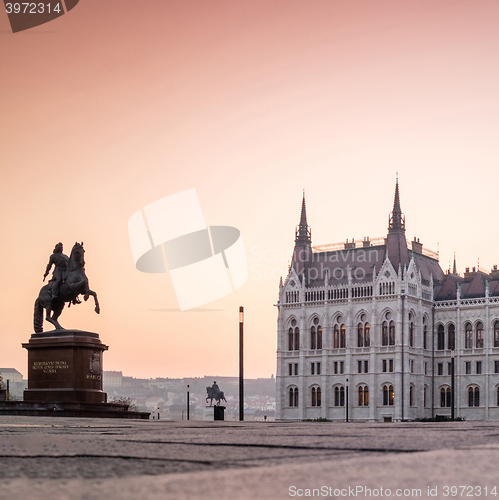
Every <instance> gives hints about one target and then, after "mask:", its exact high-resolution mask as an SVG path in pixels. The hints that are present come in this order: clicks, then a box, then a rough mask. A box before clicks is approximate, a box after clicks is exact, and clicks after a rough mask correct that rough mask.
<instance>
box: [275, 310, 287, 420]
mask: <svg viewBox="0 0 499 500" xmlns="http://www.w3.org/2000/svg"><path fill="white" fill-rule="evenodd" d="M277 307H278V313H277V369H276V376H275V378H276V388H277V394H276V396H277V397H276V419H281V418H282V406H283V404H285V401H283V394H284V377H283V376H285V375H286V373H285V372H284V373H283V369H284V366H283V363H284V359H283V352H282V351H283V346H284V345H285V339H284V331H283V328H284V327H283V324H284V320H283V317H282V311H281V306H280V304H278V305H277ZM284 397H286V396H284Z"/></svg>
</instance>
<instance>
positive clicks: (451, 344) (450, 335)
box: [447, 323, 456, 351]
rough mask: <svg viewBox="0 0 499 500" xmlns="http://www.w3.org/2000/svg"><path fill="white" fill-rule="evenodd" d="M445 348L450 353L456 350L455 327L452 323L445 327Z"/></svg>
mask: <svg viewBox="0 0 499 500" xmlns="http://www.w3.org/2000/svg"><path fill="white" fill-rule="evenodd" d="M447 348H448V349H450V350H451V351H452V350H453V349H455V348H456V327H455V326H454V325H453V324H452V323H451V324H450V325H449V326H448V327H447Z"/></svg>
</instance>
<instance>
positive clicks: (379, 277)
mask: <svg viewBox="0 0 499 500" xmlns="http://www.w3.org/2000/svg"><path fill="white" fill-rule="evenodd" d="M277 307H278V321H277V324H278V332H277V338H278V345H277V379H276V380H277V412H276V419H294V420H301V419H316V418H327V419H330V420H336V421H345V420H346V419H347V418H348V420H349V421H352V422H355V421H358V422H360V421H366V422H380V421H381V422H390V421H402V420H414V419H416V418H424V417H434V416H449V417H450V416H451V414H452V413H453V414H454V416H455V417H464V418H466V420H499V270H498V269H497V266H494V268H493V269H492V270H491V271H490V273H488V272H484V271H483V270H481V269H479V268H472V270H471V271H470V269H469V268H466V271H465V272H464V274H462V275H461V274H458V272H457V269H456V262H455V259H454V267H453V269H452V271H451V270H450V269H449V270H448V271H447V272H444V271H443V270H442V269H441V267H440V265H439V261H438V254H437V253H435V252H432V251H430V250H428V249H426V248H424V247H423V245H422V243H420V242H419V239H416V238H414V240H413V241H409V240H407V239H406V234H405V218H404V215H403V214H402V211H401V208H400V196H399V186H398V181H397V184H396V187H395V199H394V204H393V211H392V213H391V214H390V216H389V223H388V234H387V236H386V238H378V239H375V240H371V239H369V238H364V240H362V241H354V240H352V241H350V242H349V241H348V240H347V241H346V243H341V244H333V245H319V246H312V240H311V231H310V228H309V226H308V224H307V214H306V206H305V196H304V197H303V202H302V209H301V218H300V223H299V225H298V227H297V229H296V233H295V247H294V252H293V259H292V262H291V265H290V268H289V273H288V276H287V277H286V279H285V280H284V282H283V281H282V279H281V282H280V285H279V301H278V304H277Z"/></svg>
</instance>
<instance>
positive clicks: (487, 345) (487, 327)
mask: <svg viewBox="0 0 499 500" xmlns="http://www.w3.org/2000/svg"><path fill="white" fill-rule="evenodd" d="M489 323H490V311H489V284H488V282H487V285H486V288H485V328H484V336H485V340H484V347H485V420H488V419H489V400H490V394H489V389H490V387H489V385H490V380H489V379H490V375H489V374H490V371H491V370H490V366H489V363H490V360H489V358H490V356H489V353H490V352H491V348H492V346H493V345H494V344H493V343H491V340H492V337H493V335H491V334H490V324H489Z"/></svg>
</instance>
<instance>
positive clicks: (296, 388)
mask: <svg viewBox="0 0 499 500" xmlns="http://www.w3.org/2000/svg"><path fill="white" fill-rule="evenodd" d="M294 403H295V406H298V387H295V401H294Z"/></svg>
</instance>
